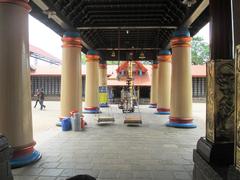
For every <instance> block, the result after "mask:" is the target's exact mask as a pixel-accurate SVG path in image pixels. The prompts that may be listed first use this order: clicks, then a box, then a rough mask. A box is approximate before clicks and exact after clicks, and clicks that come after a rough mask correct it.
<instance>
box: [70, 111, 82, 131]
mask: <svg viewBox="0 0 240 180" xmlns="http://www.w3.org/2000/svg"><path fill="white" fill-rule="evenodd" d="M71 123H72V130H73V131H80V113H78V112H76V113H73V116H72V117H71Z"/></svg>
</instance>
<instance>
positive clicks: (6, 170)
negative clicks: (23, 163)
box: [0, 134, 13, 180]
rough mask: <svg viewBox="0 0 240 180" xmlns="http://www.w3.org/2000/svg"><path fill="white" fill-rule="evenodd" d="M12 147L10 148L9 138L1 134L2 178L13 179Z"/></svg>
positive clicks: (0, 172) (0, 160)
mask: <svg viewBox="0 0 240 180" xmlns="http://www.w3.org/2000/svg"><path fill="white" fill-rule="evenodd" d="M11 154H12V149H11V148H10V146H9V144H8V141H7V138H6V137H5V136H3V135H2V134H0V179H2V180H3V179H4V180H13V176H12V172H11V168H10V163H9V160H10V157H11Z"/></svg>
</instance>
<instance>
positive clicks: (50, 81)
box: [31, 76, 61, 96]
mask: <svg viewBox="0 0 240 180" xmlns="http://www.w3.org/2000/svg"><path fill="white" fill-rule="evenodd" d="M60 87H61V77H60V76H44V77H43V76H31V93H32V96H33V95H34V94H35V93H36V91H37V89H41V88H43V90H44V93H45V94H46V95H47V96H59V95H60Z"/></svg>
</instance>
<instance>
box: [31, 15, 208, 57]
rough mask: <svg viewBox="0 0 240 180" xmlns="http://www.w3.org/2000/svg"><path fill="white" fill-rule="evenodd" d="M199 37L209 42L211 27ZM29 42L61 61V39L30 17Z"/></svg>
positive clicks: (201, 31) (202, 30) (201, 32)
mask: <svg viewBox="0 0 240 180" xmlns="http://www.w3.org/2000/svg"><path fill="white" fill-rule="evenodd" d="M197 35H198V36H201V37H203V38H204V40H205V41H206V42H209V25H208V24H207V25H206V26H205V27H203V28H202V29H201V30H200V31H199V33H198V34H197ZM29 42H30V44H31V45H34V46H37V47H39V48H41V49H43V50H44V51H47V52H48V53H50V54H52V55H53V56H55V57H57V58H59V59H61V56H62V48H61V45H62V42H61V37H60V36H59V35H57V34H56V33H55V32H54V31H52V30H51V29H49V28H48V27H47V26H45V25H44V24H42V23H41V22H39V21H38V20H36V19H35V18H33V17H32V16H30V15H29Z"/></svg>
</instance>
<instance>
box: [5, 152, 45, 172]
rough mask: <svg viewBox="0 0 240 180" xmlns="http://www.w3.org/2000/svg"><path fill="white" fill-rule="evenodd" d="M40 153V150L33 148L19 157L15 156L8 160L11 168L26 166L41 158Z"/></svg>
mask: <svg viewBox="0 0 240 180" xmlns="http://www.w3.org/2000/svg"><path fill="white" fill-rule="evenodd" d="M41 157H42V155H41V153H40V152H38V151H36V150H34V151H33V152H32V153H30V154H26V155H23V156H21V157H17V158H15V159H11V160H10V164H11V167H12V168H19V167H23V166H26V165H28V164H31V163H34V162H36V161H38V160H39V159H41Z"/></svg>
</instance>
